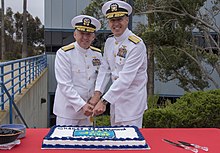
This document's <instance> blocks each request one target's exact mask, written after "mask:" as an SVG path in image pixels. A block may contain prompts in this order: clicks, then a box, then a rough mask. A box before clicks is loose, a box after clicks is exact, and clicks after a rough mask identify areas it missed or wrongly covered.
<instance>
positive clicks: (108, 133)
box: [73, 130, 115, 138]
mask: <svg viewBox="0 0 220 153" xmlns="http://www.w3.org/2000/svg"><path fill="white" fill-rule="evenodd" d="M73 136H74V137H84V136H85V137H101V138H114V137H115V133H114V131H113V130H75V131H74V132H73Z"/></svg>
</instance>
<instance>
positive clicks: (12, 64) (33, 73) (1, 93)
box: [0, 54, 47, 115]
mask: <svg viewBox="0 0 220 153" xmlns="http://www.w3.org/2000/svg"><path fill="white" fill-rule="evenodd" d="M46 67H47V58H46V54H42V55H38V56H33V57H28V58H23V59H19V60H13V61H9V62H3V63H0V98H1V101H0V109H1V110H4V109H5V105H6V104H7V102H10V100H12V101H14V97H15V95H16V94H20V93H21V90H22V89H23V88H26V87H27V85H28V84H30V83H31V82H32V81H34V79H35V78H37V77H38V76H39V75H40V74H41V73H42V72H43V70H44V69H45V68H46ZM6 90H7V91H6ZM11 107H12V104H11V102H10V103H9V108H11ZM11 114H12V110H11V109H10V115H11Z"/></svg>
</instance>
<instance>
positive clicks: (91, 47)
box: [90, 46, 101, 52]
mask: <svg viewBox="0 0 220 153" xmlns="http://www.w3.org/2000/svg"><path fill="white" fill-rule="evenodd" d="M90 49H91V50H93V51H96V52H101V49H99V48H96V47H93V46H90Z"/></svg>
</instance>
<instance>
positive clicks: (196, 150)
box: [163, 139, 198, 153]
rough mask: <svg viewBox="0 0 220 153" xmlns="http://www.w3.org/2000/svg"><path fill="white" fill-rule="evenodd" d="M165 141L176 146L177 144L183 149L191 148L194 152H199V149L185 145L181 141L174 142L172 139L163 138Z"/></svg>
mask: <svg viewBox="0 0 220 153" xmlns="http://www.w3.org/2000/svg"><path fill="white" fill-rule="evenodd" d="M163 141H164V142H166V143H169V144H171V145H174V146H176V147H180V148H183V149H185V150H190V151H192V152H194V153H198V149H196V148H192V147H189V146H186V145H183V144H181V143H176V142H172V141H170V140H167V139H163Z"/></svg>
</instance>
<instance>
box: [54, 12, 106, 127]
mask: <svg viewBox="0 0 220 153" xmlns="http://www.w3.org/2000/svg"><path fill="white" fill-rule="evenodd" d="M71 23H72V26H73V28H75V31H74V38H75V40H76V41H75V42H73V43H71V44H69V45H67V46H64V47H62V48H60V49H59V50H58V51H57V54H56V59H55V76H56V80H57V89H56V94H55V100H54V107H53V113H54V114H55V115H56V124H57V125H79V126H81V125H90V121H89V116H90V115H91V114H92V110H93V108H94V105H95V103H93V104H92V103H87V102H88V100H89V98H91V96H92V95H93V92H94V89H95V81H96V78H97V74H98V70H99V66H100V64H101V59H102V54H101V52H100V51H101V50H100V49H98V48H95V47H92V46H90V45H91V43H92V41H93V40H94V39H95V31H97V30H99V29H100V27H101V24H100V22H99V21H98V20H97V19H95V18H93V17H91V16H87V15H79V16H76V17H75V18H73V19H72V21H71Z"/></svg>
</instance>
